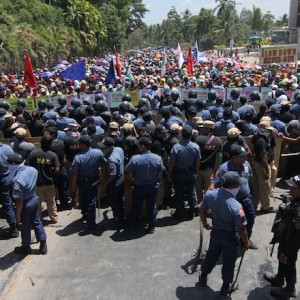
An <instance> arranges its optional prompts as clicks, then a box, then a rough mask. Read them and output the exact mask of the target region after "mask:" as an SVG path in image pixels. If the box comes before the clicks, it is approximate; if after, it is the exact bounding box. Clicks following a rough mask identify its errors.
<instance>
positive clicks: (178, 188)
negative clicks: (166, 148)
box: [168, 125, 201, 219]
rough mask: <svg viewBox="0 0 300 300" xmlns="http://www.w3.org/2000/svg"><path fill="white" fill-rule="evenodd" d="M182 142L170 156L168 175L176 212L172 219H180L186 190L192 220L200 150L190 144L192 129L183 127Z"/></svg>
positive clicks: (195, 208)
mask: <svg viewBox="0 0 300 300" xmlns="http://www.w3.org/2000/svg"><path fill="white" fill-rule="evenodd" d="M181 135H182V139H183V140H182V141H181V142H180V143H177V144H175V145H174V146H173V148H172V150H171V154H170V162H169V168H168V174H169V176H170V177H172V180H173V184H174V189H175V206H176V211H175V212H174V213H173V217H174V218H176V219H180V218H181V217H182V211H183V199H184V192H185V189H186V193H187V200H188V203H189V206H190V212H189V218H190V219H193V217H194V214H195V213H197V212H198V207H197V200H196V195H195V181H196V176H197V172H198V170H199V167H200V159H201V155H200V148H199V146H198V145H197V144H196V143H193V142H191V137H192V127H191V126H189V125H185V126H183V127H182V131H181Z"/></svg>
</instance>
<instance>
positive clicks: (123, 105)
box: [119, 101, 130, 111]
mask: <svg viewBox="0 0 300 300" xmlns="http://www.w3.org/2000/svg"><path fill="white" fill-rule="evenodd" d="M129 108H130V104H129V102H128V101H123V102H122V103H120V105H119V109H120V110H122V111H129Z"/></svg>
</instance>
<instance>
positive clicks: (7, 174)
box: [0, 161, 22, 238]
mask: <svg viewBox="0 0 300 300" xmlns="http://www.w3.org/2000/svg"><path fill="white" fill-rule="evenodd" d="M21 162H22V161H21ZM18 168H19V166H14V165H12V166H10V168H9V166H6V165H4V164H2V163H1V162H0V200H1V203H2V208H3V212H4V216H5V219H6V221H7V223H8V224H9V226H10V228H9V230H8V232H5V233H4V234H5V237H6V238H11V237H18V236H19V231H18V230H17V227H16V215H15V211H14V208H13V204H12V199H11V188H12V181H13V178H14V176H15V174H16V172H17V169H18Z"/></svg>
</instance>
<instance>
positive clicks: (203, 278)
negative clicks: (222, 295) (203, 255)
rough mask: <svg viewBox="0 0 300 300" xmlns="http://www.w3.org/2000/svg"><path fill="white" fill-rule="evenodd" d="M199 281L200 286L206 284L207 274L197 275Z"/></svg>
mask: <svg viewBox="0 0 300 300" xmlns="http://www.w3.org/2000/svg"><path fill="white" fill-rule="evenodd" d="M199 283H200V285H202V286H204V287H205V286H207V275H206V274H203V273H202V274H201V275H200V276H199Z"/></svg>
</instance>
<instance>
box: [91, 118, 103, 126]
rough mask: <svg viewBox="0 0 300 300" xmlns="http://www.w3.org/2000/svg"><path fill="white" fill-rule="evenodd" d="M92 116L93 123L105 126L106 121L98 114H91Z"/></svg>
mask: <svg viewBox="0 0 300 300" xmlns="http://www.w3.org/2000/svg"><path fill="white" fill-rule="evenodd" d="M92 118H93V119H94V120H95V125H96V126H100V127H102V128H105V127H106V122H105V121H104V120H103V119H102V117H100V116H92Z"/></svg>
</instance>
